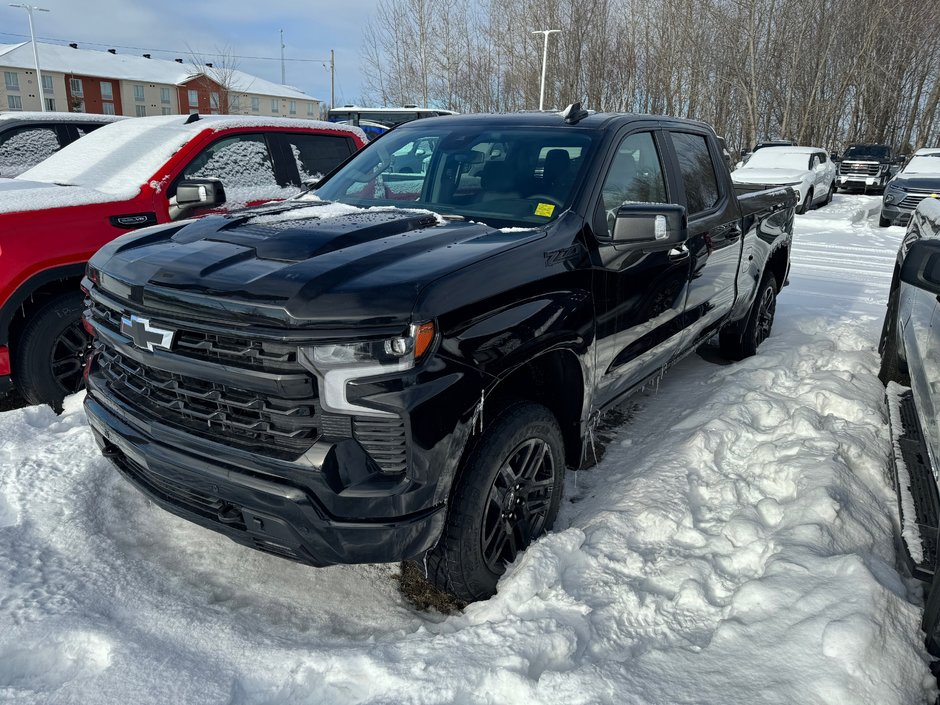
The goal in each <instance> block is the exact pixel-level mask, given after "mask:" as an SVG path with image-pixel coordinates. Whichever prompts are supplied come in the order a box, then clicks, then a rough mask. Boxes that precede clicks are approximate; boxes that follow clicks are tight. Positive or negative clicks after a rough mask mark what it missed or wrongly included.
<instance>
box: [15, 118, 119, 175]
mask: <svg viewBox="0 0 940 705" xmlns="http://www.w3.org/2000/svg"><path fill="white" fill-rule="evenodd" d="M123 119H125V118H123V117H121V116H118V115H91V114H88V113H19V112H3V113H0V177H7V178H10V177H13V176H19V175H20V174H22V173H23V172H24V171H26V170H27V169H31V168H32V167H34V166H36V165H37V164H38V163H39V162H41V161H43V160H44V159H46V158H47V157H50V156H52V155H53V154H55V153H56V152H58V151H59V150H60V149H62V148H63V147H64V146H65V145H67V144H71V143H72V142H74V141H75V140H77V139H78V138H79V137H81V136H83V135H86V134H88V133H89V132H91V131H92V130H96V129H98V128H99V127H101V126H102V125H107V124H108V123H109V122H114V121H115V120H123Z"/></svg>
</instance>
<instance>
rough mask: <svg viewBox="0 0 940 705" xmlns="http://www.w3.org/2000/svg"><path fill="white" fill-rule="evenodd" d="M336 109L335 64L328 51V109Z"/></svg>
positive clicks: (331, 51) (331, 53) (331, 54)
mask: <svg viewBox="0 0 940 705" xmlns="http://www.w3.org/2000/svg"><path fill="white" fill-rule="evenodd" d="M335 107H336V62H335V61H334V60H333V50H332V49H330V108H335Z"/></svg>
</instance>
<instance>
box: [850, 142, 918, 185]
mask: <svg viewBox="0 0 940 705" xmlns="http://www.w3.org/2000/svg"><path fill="white" fill-rule="evenodd" d="M902 161H903V160H902V159H899V158H898V157H897V156H896V155H895V154H894V150H892V149H891V147H890V146H889V145H886V144H850V145H849V146H848V149H846V150H845V153H844V154H843V155H842V161H841V162H839V172H838V174H836V186H837V187H838V188H841V189H845V190H846V191H849V190H853V189H858V190H862V191H865V192H866V193H867V192H868V189H870V188H875V189H877V190H879V191H883V190H884V187H885V186H886V185H887V183H888V182H889V181H890V180H891V178H892V177H893V176H894V175H895V174H896V173H897V171H898V168H899V167H900V162H902Z"/></svg>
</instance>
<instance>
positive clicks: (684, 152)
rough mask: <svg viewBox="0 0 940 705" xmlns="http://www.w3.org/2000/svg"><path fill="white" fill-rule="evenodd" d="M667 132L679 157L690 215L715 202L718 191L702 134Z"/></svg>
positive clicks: (709, 155) (713, 169)
mask: <svg viewBox="0 0 940 705" xmlns="http://www.w3.org/2000/svg"><path fill="white" fill-rule="evenodd" d="M669 134H670V136H671V137H672V144H673V147H674V148H675V150H676V157H677V159H678V160H679V172H680V173H681V174H682V184H683V186H684V187H685V198H686V208H687V209H688V213H689V217H692V216H694V215H695V214H696V213H702V212H705V211H708V210H711V209H712V208H714V207H715V206H716V205H718V199H719V198H720V196H721V194H720V192H719V189H718V177H717V176H716V174H715V165H714V163H713V162H712V157H711V153H710V152H709V149H708V141H707V139H706V137H705V135H699V134H694V133H691V132H670V133H669Z"/></svg>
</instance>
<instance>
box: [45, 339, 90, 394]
mask: <svg viewBox="0 0 940 705" xmlns="http://www.w3.org/2000/svg"><path fill="white" fill-rule="evenodd" d="M91 345H92V340H91V336H90V335H88V332H87V331H86V330H85V327H84V326H83V325H82V323H81V321H79V322H78V323H73V324H72V325H70V326H69V327H68V328H66V329H65V330H64V331H62V333H61V334H60V335H59V336H58V337H57V338H56V339H55V341H54V342H53V344H52V351H51V357H50V360H49V364H50V366H51V368H52V376H53V377H54V378H55V380H56V382H58V383H59V386H60V387H62V391H63V393H64V394H65V395H69V394H74V393H75V392H77V391H79V390H80V389H81V388H82V387H83V386H85V380H84V378H83V376H82V372H83V371H84V368H85V361H86V360H87V359H88V354H89V353H90V352H91Z"/></svg>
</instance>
